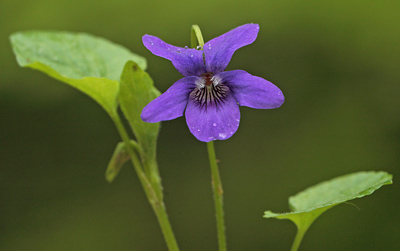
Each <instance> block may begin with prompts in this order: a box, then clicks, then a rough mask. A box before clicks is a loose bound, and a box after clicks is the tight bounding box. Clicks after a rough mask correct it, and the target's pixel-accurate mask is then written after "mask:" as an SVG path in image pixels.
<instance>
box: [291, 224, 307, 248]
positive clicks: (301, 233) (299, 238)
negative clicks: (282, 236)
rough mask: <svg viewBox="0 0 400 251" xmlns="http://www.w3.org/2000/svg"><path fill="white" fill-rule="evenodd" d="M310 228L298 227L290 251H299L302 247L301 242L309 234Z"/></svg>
mask: <svg viewBox="0 0 400 251" xmlns="http://www.w3.org/2000/svg"><path fill="white" fill-rule="evenodd" d="M307 229H308V227H306V228H304V227H297V233H296V237H295V238H294V241H293V244H292V249H290V251H297V250H298V249H299V247H300V244H301V241H302V240H303V237H304V235H305V234H306V232H307Z"/></svg>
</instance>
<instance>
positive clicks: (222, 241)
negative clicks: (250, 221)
mask: <svg viewBox="0 0 400 251" xmlns="http://www.w3.org/2000/svg"><path fill="white" fill-rule="evenodd" d="M190 35H191V36H190V38H191V43H190V45H191V47H192V48H196V47H197V45H199V46H200V47H201V49H203V46H204V40H203V35H202V34H201V30H200V27H199V26H198V25H192V31H191V34H190ZM207 150H208V158H209V160H210V167H211V182H212V187H213V192H214V202H215V214H216V217H217V233H218V246H219V251H226V237H225V222H224V205H223V193H224V191H223V190H222V183H221V178H220V176H219V171H218V165H217V159H216V157H215V149H214V141H210V142H208V143H207Z"/></svg>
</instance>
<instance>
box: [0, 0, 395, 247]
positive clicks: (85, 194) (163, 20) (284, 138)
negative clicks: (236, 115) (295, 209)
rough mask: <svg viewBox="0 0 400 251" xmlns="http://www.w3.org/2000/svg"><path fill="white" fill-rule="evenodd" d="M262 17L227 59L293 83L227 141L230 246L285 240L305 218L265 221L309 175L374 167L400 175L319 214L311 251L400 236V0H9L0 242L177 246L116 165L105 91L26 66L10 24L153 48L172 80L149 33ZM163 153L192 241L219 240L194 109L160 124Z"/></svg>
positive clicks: (163, 76)
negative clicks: (83, 88)
mask: <svg viewBox="0 0 400 251" xmlns="http://www.w3.org/2000/svg"><path fill="white" fill-rule="evenodd" d="M249 22H254V23H259V24H260V27H261V29H260V33H259V36H258V38H257V40H256V42H255V43H254V44H252V45H251V46H247V47H244V48H242V49H240V50H238V51H237V52H236V53H235V55H234V57H233V59H232V61H231V63H230V65H229V66H228V69H230V70H233V69H244V70H246V71H248V72H250V73H252V74H254V75H258V76H262V77H264V78H266V79H268V80H270V81H272V82H273V83H275V84H276V85H277V86H279V87H280V88H281V89H282V91H283V92H284V94H285V97H286V102H285V104H284V105H283V106H282V107H281V108H279V109H276V110H255V109H249V108H245V107H242V108H241V112H242V120H241V125H240V127H239V130H238V132H237V133H236V134H235V135H234V136H233V137H232V138H231V139H230V140H228V141H219V142H216V149H217V156H218V158H219V159H220V168H221V176H222V181H223V184H224V190H225V210H226V225H227V238H228V247H229V249H230V250H231V251H235V250H238V251H243V250H246V251H247V250H249V251H252V250H254V251H260V250H289V248H290V246H291V243H292V240H293V238H294V235H295V226H294V225H293V224H292V223H291V222H289V221H279V220H274V219H268V220H267V219H263V218H262V215H263V212H264V211H265V210H272V211H275V212H284V211H287V210H288V205H287V198H288V197H289V196H290V195H294V194H296V193H297V192H299V191H301V190H303V189H305V188H306V187H308V186H311V185H314V184H316V183H319V182H321V181H324V180H327V179H331V178H334V177H336V176H339V175H343V174H348V173H353V172H357V171H362V170H385V171H388V172H390V173H392V174H394V175H395V180H394V184H393V185H391V186H385V187H383V188H382V189H380V190H379V191H377V192H376V193H375V194H373V195H372V196H368V197H365V198H363V199H359V200H355V201H353V202H352V203H354V204H355V205H356V206H353V205H351V204H342V205H340V206H337V207H335V208H333V209H331V210H329V211H328V212H326V213H325V214H324V215H322V216H321V217H320V219H319V220H317V221H316V222H315V223H314V225H313V226H312V227H311V229H310V230H309V232H308V234H307V235H306V237H305V239H304V241H303V244H302V247H301V250H325V251H329V250H399V247H400V238H399V237H400V202H399V198H400V197H399V194H400V193H399V192H400V190H399V186H398V184H397V182H396V181H397V179H396V178H397V177H399V176H400V171H399V163H400V154H399V151H400V98H399V93H400V92H399V91H400V86H399V79H400V76H399V75H400V64H399V62H400V46H399V44H400V33H399V31H400V2H399V1H398V0H382V1H357V0H337V1H317V0H302V1H297V0H295V1H292V0H282V1H271V0H246V1H226V0H218V1H211V0H204V1H190V0H189V1H188V0H185V1H184V0H171V1H151V0H149V1H133V0H131V1H125V0H116V1H106V0H98V1H92V0H81V1H69V0H58V1H54V0H35V1H27V0H15V1H11V0H9V1H7V0H6V1H4V0H3V1H0V45H1V46H0V55H1V56H0V72H1V74H0V250H138V251H141V250H146V251H158V250H166V246H165V244H164V240H163V238H162V235H161V233H160V230H159V227H158V223H157V221H156V219H155V216H154V214H153V212H152V210H151V207H150V206H149V204H148V202H147V201H146V199H145V196H144V193H143V191H142V188H141V186H140V184H139V181H138V179H137V177H136V174H135V173H134V171H133V169H132V168H131V167H130V166H129V165H126V167H124V169H123V170H122V171H121V173H120V175H119V176H118V177H117V179H116V180H115V181H114V182H113V183H112V184H108V183H107V182H106V181H105V179H104V173H105V168H106V165H107V163H108V161H109V158H110V157H111V154H112V151H113V150H114V147H115V145H116V144H117V143H118V142H119V141H120V139H119V136H118V134H117V132H116V130H115V128H114V126H113V124H112V122H111V120H110V119H109V118H108V115H107V114H106V113H105V112H104V111H103V110H102V109H101V108H100V106H98V105H97V104H96V103H95V102H94V101H92V100H90V99H89V98H88V97H86V96H85V95H84V94H81V93H80V92H78V91H77V90H75V89H72V88H70V87H69V86H67V85H65V84H62V83H60V82H57V81H56V80H53V79H50V78H49V77H47V76H45V75H44V74H42V73H40V72H36V71H33V70H30V69H23V68H19V67H18V66H17V63H16V61H15V58H14V55H13V54H12V51H11V48H10V43H9V41H8V36H9V35H10V34H11V33H13V32H16V31H20V30H31V29H43V30H67V31H83V32H88V33H91V34H95V35H97V36H102V37H105V38H107V39H109V40H112V41H114V42H116V43H119V44H122V45H124V46H125V47H127V48H129V49H130V50H132V51H134V52H136V53H138V54H140V55H142V56H145V57H146V58H147V59H148V72H149V73H150V74H151V76H152V78H153V79H154V81H155V85H156V86H157V87H158V88H159V89H160V90H161V91H165V90H166V89H167V88H168V87H169V86H170V85H171V84H172V83H174V82H175V81H176V80H177V79H179V78H180V77H181V76H180V74H179V73H178V72H177V71H176V70H175V69H174V67H173V66H172V64H171V63H170V62H168V61H167V60H165V59H162V58H158V57H156V56H153V55H152V54H151V53H150V52H149V51H147V50H146V49H145V48H144V46H143V45H142V44H141V36H142V35H143V34H146V33H147V34H152V35H157V36H159V37H161V38H162V39H164V40H165V41H167V42H169V43H172V44H174V45H180V46H185V45H189V43H190V40H189V39H190V27H191V25H192V24H198V25H200V27H201V28H202V31H203V35H204V37H205V40H206V41H207V40H209V39H211V38H213V37H215V36H218V35H221V34H223V33H224V32H227V31H228V30H230V29H232V28H234V27H236V26H239V25H241V24H244V23H249ZM158 157H159V165H160V172H161V175H162V177H163V185H164V189H165V194H166V205H167V209H168V212H169V215H170V219H171V222H172V224H173V228H174V230H175V234H176V237H177V239H178V241H179V243H180V246H181V249H182V250H194V251H196V250H200V251H204V250H207V251H208V250H217V245H216V243H217V239H216V230H215V218H214V205H213V199H212V192H211V185H210V170H209V167H208V159H207V155H206V146H205V144H203V143H201V142H198V141H196V139H195V138H194V137H193V136H192V135H191V134H190V133H189V131H188V129H187V126H186V124H185V120H184V119H183V118H180V119H176V120H174V121H171V122H167V123H163V124H162V129H161V133H160V137H159V147H158Z"/></svg>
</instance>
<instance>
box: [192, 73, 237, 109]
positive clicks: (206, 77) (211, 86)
mask: <svg viewBox="0 0 400 251" xmlns="http://www.w3.org/2000/svg"><path fill="white" fill-rule="evenodd" d="M228 94H229V88H228V87H227V86H226V85H224V84H223V83H222V79H221V78H220V77H218V76H214V75H213V74H212V73H210V72H207V73H204V74H202V75H201V79H200V80H199V81H198V82H197V83H196V88H195V89H194V90H193V91H192V92H191V93H190V98H191V99H193V100H194V101H195V102H196V104H197V105H199V106H200V108H201V109H203V108H204V109H205V110H207V107H210V106H216V107H217V108H218V106H220V105H222V104H223V103H224V102H225V100H226V97H227V96H228Z"/></svg>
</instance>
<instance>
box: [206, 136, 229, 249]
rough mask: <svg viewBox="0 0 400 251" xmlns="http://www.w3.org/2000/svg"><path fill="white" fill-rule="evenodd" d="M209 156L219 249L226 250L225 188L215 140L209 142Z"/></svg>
mask: <svg viewBox="0 0 400 251" xmlns="http://www.w3.org/2000/svg"><path fill="white" fill-rule="evenodd" d="M207 150H208V158H209V160H210V167H211V181H212V187H213V192H214V202H215V212H216V217H217V232H218V246H219V251H226V237H225V223H224V207H223V193H224V192H223V190H222V183H221V178H220V176H219V171H218V165H217V159H216V157H215V149H214V141H210V142H208V143H207Z"/></svg>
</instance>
